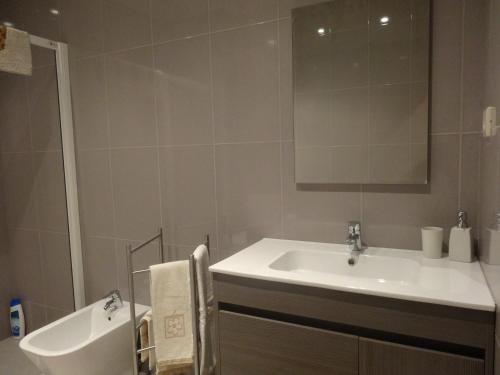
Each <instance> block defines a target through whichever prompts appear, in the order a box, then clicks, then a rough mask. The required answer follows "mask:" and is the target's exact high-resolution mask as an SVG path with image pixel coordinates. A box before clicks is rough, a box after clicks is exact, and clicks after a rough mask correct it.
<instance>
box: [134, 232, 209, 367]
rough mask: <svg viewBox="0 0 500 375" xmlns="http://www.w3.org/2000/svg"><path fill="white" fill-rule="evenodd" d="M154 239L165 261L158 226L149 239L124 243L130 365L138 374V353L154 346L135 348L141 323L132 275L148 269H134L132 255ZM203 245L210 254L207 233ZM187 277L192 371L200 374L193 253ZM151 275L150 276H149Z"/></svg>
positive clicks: (161, 235) (197, 308) (149, 349)
mask: <svg viewBox="0 0 500 375" xmlns="http://www.w3.org/2000/svg"><path fill="white" fill-rule="evenodd" d="M155 241H159V246H158V258H159V261H160V262H159V263H164V262H165V252H164V245H163V230H162V229H161V228H160V230H159V232H158V234H157V235H155V236H153V237H151V238H150V239H148V240H146V241H144V242H143V243H141V244H139V245H137V246H135V247H132V245H131V244H127V245H126V249H125V251H126V256H127V269H128V287H129V293H130V303H129V305H130V334H131V344H132V357H133V358H132V366H133V375H138V368H139V361H138V355H139V354H141V353H143V352H147V351H151V350H154V349H155V348H156V347H155V346H154V345H152V346H149V347H147V348H140V349H137V337H138V334H139V330H140V328H141V323H139V324H136V322H135V290H134V286H135V285H134V276H135V275H137V274H140V273H150V270H149V268H148V269H142V270H137V271H134V263H133V255H134V254H135V253H136V252H138V251H139V250H141V249H144V248H145V247H146V246H147V245H149V244H150V243H153V242H155ZM205 246H206V247H207V249H208V254H209V255H210V236H209V235H208V234H207V235H206V236H205ZM189 270H190V272H189V277H190V282H191V306H192V311H193V314H192V319H193V321H192V326H193V351H194V353H193V354H194V358H193V362H194V373H195V375H199V374H200V365H199V333H200V332H199V319H198V314H199V306H198V296H197V278H196V265H195V262H194V255H192V254H191V255H190V256H189ZM150 277H151V276H150Z"/></svg>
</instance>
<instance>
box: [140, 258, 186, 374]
mask: <svg viewBox="0 0 500 375" xmlns="http://www.w3.org/2000/svg"><path fill="white" fill-rule="evenodd" d="M150 270H151V306H152V308H153V333H154V341H155V345H156V349H155V354H156V373H157V375H160V374H161V375H163V374H165V375H167V374H181V373H183V372H185V371H188V369H190V368H192V367H193V353H194V351H193V349H194V348H193V324H192V323H193V321H192V317H193V315H192V314H193V311H192V307H191V282H190V271H189V262H188V261H181V262H171V263H163V264H158V265H154V266H151V267H150Z"/></svg>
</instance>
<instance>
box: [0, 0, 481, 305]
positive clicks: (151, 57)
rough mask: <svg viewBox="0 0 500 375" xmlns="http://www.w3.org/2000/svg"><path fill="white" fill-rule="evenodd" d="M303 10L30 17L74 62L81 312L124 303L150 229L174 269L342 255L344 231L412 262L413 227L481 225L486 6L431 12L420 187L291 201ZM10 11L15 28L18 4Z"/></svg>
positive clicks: (85, 7) (77, 7)
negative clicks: (357, 224) (284, 256)
mask: <svg viewBox="0 0 500 375" xmlns="http://www.w3.org/2000/svg"><path fill="white" fill-rule="evenodd" d="M314 2H317V0H316V1H315V0H302V1H294V0H253V1H248V0H168V1H167V0H150V1H147V0H146V1H136V0H88V1H80V0H65V1H62V2H61V4H60V8H59V15H58V16H55V15H53V14H51V13H49V10H50V9H51V8H55V7H57V6H58V4H57V1H56V0H45V1H38V2H37V3H36V4H38V5H37V7H35V10H32V9H31V8H30V7H27V9H29V11H28V16H27V18H26V19H27V21H26V22H27V23H28V25H29V24H30V22H31V23H32V28H31V29H30V30H32V32H34V33H39V34H42V35H43V34H45V35H47V36H50V37H53V38H56V39H61V40H63V41H67V42H69V45H70V49H71V74H72V86H73V90H72V95H73V103H74V110H75V126H76V138H77V146H78V149H79V151H78V167H79V175H80V180H79V184H80V185H79V189H80V194H81V207H82V218H83V220H82V222H83V230H84V252H85V254H84V255H85V262H86V263H85V266H86V269H85V274H86V281H87V283H86V287H87V294H88V297H89V298H88V299H89V301H92V300H94V299H96V298H98V297H101V296H102V295H103V294H104V293H106V292H107V291H108V290H110V289H112V288H114V287H119V288H120V289H122V290H126V274H125V267H124V257H123V248H124V245H125V243H126V242H127V241H128V240H134V241H137V240H142V239H144V238H146V237H148V236H150V235H152V234H153V233H154V232H155V230H156V229H157V227H158V226H160V225H161V226H163V228H165V230H166V244H167V245H168V250H169V255H170V257H171V258H181V257H185V256H186V255H187V254H188V253H189V252H190V251H191V250H192V248H193V246H194V245H195V244H197V243H199V242H201V241H202V239H203V235H204V234H205V233H207V232H208V233H210V234H211V238H212V243H213V245H214V248H215V249H214V253H215V257H216V258H217V259H220V258H223V257H225V256H228V255H230V254H232V253H234V252H235V251H237V250H239V249H241V248H243V247H245V246H247V245H249V244H251V243H252V242H254V241H256V240H259V239H260V238H262V237H265V236H268V237H283V238H290V239H300V240H314V241H332V242H343V241H344V239H345V232H346V222H347V221H348V220H354V219H360V220H361V221H362V223H363V233H364V240H365V241H366V243H368V244H369V245H373V246H394V247H402V248H408V249H418V248H419V247H420V231H419V228H420V227H421V226H422V225H439V226H443V227H446V228H449V227H450V226H452V225H453V223H454V221H455V215H456V210H457V209H458V208H459V207H462V208H464V209H466V210H468V211H469V214H470V217H471V220H470V221H471V224H472V225H473V226H477V224H478V220H477V215H478V198H479V196H478V189H477V181H478V179H479V145H480V136H479V130H480V126H481V105H480V104H481V103H480V94H481V92H482V91H481V88H482V83H481V76H480V74H479V72H481V69H480V67H481V61H478V58H477V56H478V54H479V52H480V51H478V49H480V47H481V44H480V43H478V38H480V34H479V33H478V26H480V25H481V17H480V14H479V13H480V12H479V13H478V9H479V8H480V7H479V4H480V3H481V2H482V0H435V1H434V37H433V44H434V54H433V57H432V68H433V97H432V129H431V132H432V135H431V137H430V142H431V146H430V149H431V156H430V159H431V165H430V169H431V172H430V173H431V176H430V181H431V182H430V184H429V185H426V186H423V185H421V186H373V185H365V186H361V185H329V186H325V185H309V186H299V187H298V186H296V185H295V183H294V177H293V173H294V172H293V170H294V168H293V159H294V158H293V119H292V93H291V87H292V86H291V83H292V81H291V76H292V74H291V69H292V66H291V23H290V8H291V7H293V6H297V5H301V4H307V3H314ZM10 3H11V6H10V8H11V9H10V12H11V14H12V17H16V14H17V13H16V12H18V9H19V8H18V4H23V3H24V1H14V0H11V1H10ZM29 3H30V4H32V3H33V2H29ZM21 8H22V6H21ZM33 13H35V14H36V15H37V17H34V16H33ZM0 14H2V12H0ZM21 25H22V22H21ZM153 250H154V249H151V254H146V256H145V257H144V258H142V259H141V260H140V262H141V263H143V264H147V262H149V261H150V262H153V261H155V258H154V253H153ZM138 263H139V261H138ZM141 265H142V264H138V266H141Z"/></svg>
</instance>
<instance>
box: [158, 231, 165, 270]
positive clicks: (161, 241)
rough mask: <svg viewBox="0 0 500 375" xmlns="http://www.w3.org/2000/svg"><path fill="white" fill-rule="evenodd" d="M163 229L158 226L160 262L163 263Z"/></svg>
mask: <svg viewBox="0 0 500 375" xmlns="http://www.w3.org/2000/svg"><path fill="white" fill-rule="evenodd" d="M163 246H164V245H163V229H162V228H160V254H159V255H160V263H164V262H165V252H164V249H163Z"/></svg>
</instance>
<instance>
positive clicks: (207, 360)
mask: <svg viewBox="0 0 500 375" xmlns="http://www.w3.org/2000/svg"><path fill="white" fill-rule="evenodd" d="M193 255H194V262H195V266H196V283H197V290H198V305H199V322H200V323H199V326H200V327H199V328H200V335H199V337H200V375H211V374H213V373H214V371H215V353H214V350H213V348H215V343H214V342H213V339H214V334H213V330H214V327H213V309H214V307H213V305H214V291H213V283H212V275H211V274H210V272H209V270H208V267H209V265H210V260H209V256H208V249H207V247H206V246H205V245H200V246H198V247H197V248H196V250H195V251H194V254H193Z"/></svg>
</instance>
